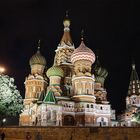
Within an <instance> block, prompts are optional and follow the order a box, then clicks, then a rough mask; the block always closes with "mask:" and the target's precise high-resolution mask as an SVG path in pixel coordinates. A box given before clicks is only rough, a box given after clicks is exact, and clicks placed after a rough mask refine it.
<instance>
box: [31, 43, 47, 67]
mask: <svg viewBox="0 0 140 140" xmlns="http://www.w3.org/2000/svg"><path fill="white" fill-rule="evenodd" d="M29 63H30V66H32V65H35V64H40V65H44V66H45V65H46V59H45V57H44V56H42V55H41V53H40V40H39V46H38V50H37V52H36V54H34V55H33V56H32V57H31V58H30V61H29Z"/></svg>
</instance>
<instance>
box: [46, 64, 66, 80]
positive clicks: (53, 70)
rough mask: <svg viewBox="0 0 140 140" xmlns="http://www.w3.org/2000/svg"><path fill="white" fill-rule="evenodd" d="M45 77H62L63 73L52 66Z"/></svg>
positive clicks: (58, 68)
mask: <svg viewBox="0 0 140 140" xmlns="http://www.w3.org/2000/svg"><path fill="white" fill-rule="evenodd" d="M46 75H47V77H50V76H59V77H64V71H63V70H62V68H61V67H59V66H52V67H51V68H49V69H48V70H47V72H46Z"/></svg>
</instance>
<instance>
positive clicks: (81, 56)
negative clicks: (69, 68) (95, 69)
mask: <svg viewBox="0 0 140 140" xmlns="http://www.w3.org/2000/svg"><path fill="white" fill-rule="evenodd" d="M78 60H88V61H91V63H92V64H93V63H94V62H95V54H94V52H93V51H92V50H91V49H90V48H88V47H87V46H86V45H85V43H84V41H83V37H81V44H80V46H79V47H78V48H77V49H75V50H74V52H73V53H72V56H71V61H72V63H75V62H76V61H78Z"/></svg>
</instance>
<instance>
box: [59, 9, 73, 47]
mask: <svg viewBox="0 0 140 140" xmlns="http://www.w3.org/2000/svg"><path fill="white" fill-rule="evenodd" d="M63 24H64V34H63V36H62V39H61V41H60V45H61V46H63V45H65V44H66V45H68V46H72V45H73V42H72V39H71V35H70V28H69V26H70V20H69V18H68V11H66V16H65V19H64V21H63Z"/></svg>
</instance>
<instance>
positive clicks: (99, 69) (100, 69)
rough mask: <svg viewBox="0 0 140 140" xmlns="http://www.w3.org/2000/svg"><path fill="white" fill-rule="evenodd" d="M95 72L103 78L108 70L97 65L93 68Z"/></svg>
mask: <svg viewBox="0 0 140 140" xmlns="http://www.w3.org/2000/svg"><path fill="white" fill-rule="evenodd" d="M95 73H96V75H99V76H101V77H104V78H106V77H107V75H108V71H107V70H106V69H105V68H103V67H97V68H96V69H95Z"/></svg>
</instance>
